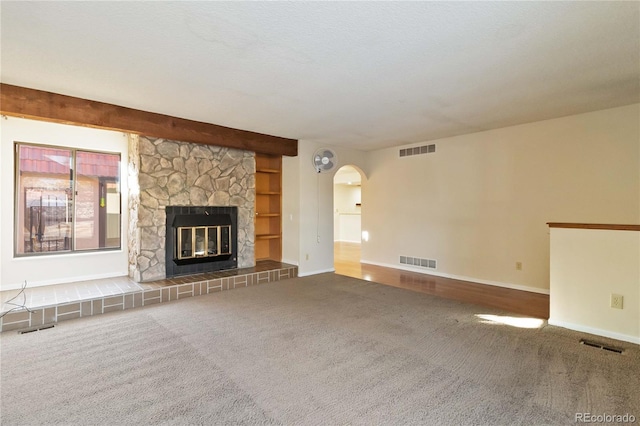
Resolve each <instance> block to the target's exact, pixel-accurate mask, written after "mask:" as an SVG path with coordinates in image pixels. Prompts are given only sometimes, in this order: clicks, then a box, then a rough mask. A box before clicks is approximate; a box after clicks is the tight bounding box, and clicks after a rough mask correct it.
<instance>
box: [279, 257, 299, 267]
mask: <svg viewBox="0 0 640 426" xmlns="http://www.w3.org/2000/svg"><path fill="white" fill-rule="evenodd" d="M281 262H282V263H288V264H289V265H295V266H300V265H298V261H297V260H289V259H282V260H281Z"/></svg>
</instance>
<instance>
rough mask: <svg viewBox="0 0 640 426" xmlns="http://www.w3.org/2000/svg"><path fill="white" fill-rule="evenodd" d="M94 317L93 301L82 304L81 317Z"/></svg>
mask: <svg viewBox="0 0 640 426" xmlns="http://www.w3.org/2000/svg"><path fill="white" fill-rule="evenodd" d="M91 315H92V312H91V301H86V302H82V303H81V304H80V316H81V317H90V316H91Z"/></svg>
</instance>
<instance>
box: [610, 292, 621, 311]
mask: <svg viewBox="0 0 640 426" xmlns="http://www.w3.org/2000/svg"><path fill="white" fill-rule="evenodd" d="M623 301H624V297H623V296H622V295H621V294H613V293H611V307H612V308H615V309H622V304H623Z"/></svg>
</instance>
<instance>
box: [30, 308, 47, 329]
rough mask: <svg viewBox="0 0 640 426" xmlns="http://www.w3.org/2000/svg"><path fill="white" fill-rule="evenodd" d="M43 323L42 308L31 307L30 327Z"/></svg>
mask: <svg viewBox="0 0 640 426" xmlns="http://www.w3.org/2000/svg"><path fill="white" fill-rule="evenodd" d="M42 324H44V309H33V310H32V312H31V324H29V326H30V327H36V326H38V325H42Z"/></svg>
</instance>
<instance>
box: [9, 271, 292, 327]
mask: <svg viewBox="0 0 640 426" xmlns="http://www.w3.org/2000/svg"><path fill="white" fill-rule="evenodd" d="M297 276H298V267H297V266H295V265H289V264H286V263H280V262H275V261H269V260H266V261H259V262H257V263H256V266H255V267H252V268H239V269H233V270H223V271H216V272H207V273H202V274H195V275H186V276H180V277H174V278H170V279H165V280H158V281H152V282H145V283H136V282H134V281H132V280H131V279H130V278H128V277H115V278H106V279H100V280H91V281H82V282H76V283H68V284H57V285H52V286H44V287H33V288H26V289H25V291H24V292H22V293H20V291H19V290H8V291H3V292H0V302H1V303H2V307H1V308H0V309H1V310H0V312H1V313H2V314H4V316H3V317H2V318H1V319H0V327H1V328H0V330H1V331H2V332H5V331H10V330H29V329H34V328H38V327H41V326H46V325H49V324H55V323H58V322H60V321H65V320H70V319H75V318H81V317H87V316H93V315H100V314H105V313H108V312H114V311H123V310H126V309H133V308H139V307H142V306H149V305H153V304H156V303H164V302H170V301H174V300H179V299H184V298H186V297H193V296H200V295H203V294H209V293H215V292H219V291H222V290H232V289H235V288H239V287H249V286H252V285H257V284H264V283H268V282H274V281H280V280H284V279H287V278H294V277H297ZM16 296H17V297H16ZM12 298H14V299H13V300H12ZM8 302H10V303H8ZM22 306H26V307H27V308H29V309H28V310H27V309H24V308H23V307H22ZM11 309H14V310H13V311H11V312H8V311H9V310H11ZM7 312H8V313H7Z"/></svg>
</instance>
